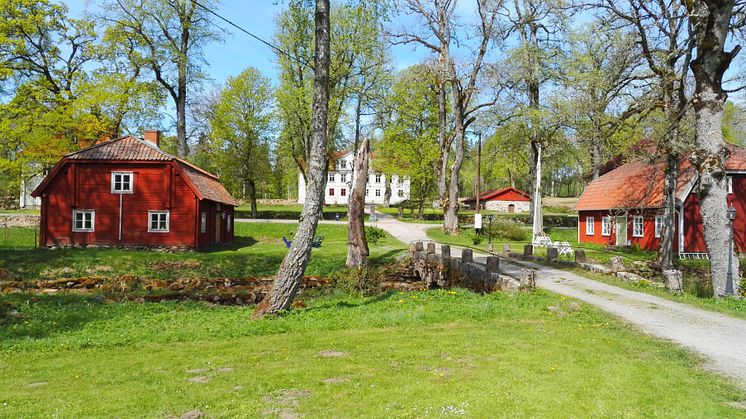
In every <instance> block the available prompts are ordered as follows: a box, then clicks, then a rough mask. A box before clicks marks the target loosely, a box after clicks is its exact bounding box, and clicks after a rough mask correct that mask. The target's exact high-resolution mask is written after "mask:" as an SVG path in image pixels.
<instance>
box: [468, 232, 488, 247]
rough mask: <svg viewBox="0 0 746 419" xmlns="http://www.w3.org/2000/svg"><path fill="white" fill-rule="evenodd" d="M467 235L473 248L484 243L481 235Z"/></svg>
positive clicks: (471, 233)
mask: <svg viewBox="0 0 746 419" xmlns="http://www.w3.org/2000/svg"><path fill="white" fill-rule="evenodd" d="M469 235H470V236H471V242H472V243H473V244H474V245H475V246H478V245H479V244H480V243H482V242H483V241H484V236H482V235H481V234H477V233H474V232H470V233H469Z"/></svg>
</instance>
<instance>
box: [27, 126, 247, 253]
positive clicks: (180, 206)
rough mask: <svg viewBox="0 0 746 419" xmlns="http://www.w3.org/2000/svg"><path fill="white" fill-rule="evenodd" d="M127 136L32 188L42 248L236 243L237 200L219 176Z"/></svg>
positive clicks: (154, 139)
mask: <svg viewBox="0 0 746 419" xmlns="http://www.w3.org/2000/svg"><path fill="white" fill-rule="evenodd" d="M159 140H160V133H159V132H157V131H146V132H145V139H144V140H143V139H139V138H135V137H132V136H124V137H121V138H116V139H113V140H108V141H104V142H101V143H99V144H96V145H94V146H92V147H89V148H87V149H84V150H81V151H78V152H75V153H70V154H68V155H66V156H64V157H63V158H62V159H61V160H60V161H59V162H58V163H57V165H55V167H54V168H53V169H52V171H51V172H50V173H49V175H48V176H47V177H46V178H45V179H44V181H43V182H42V183H41V184H40V185H39V187H38V188H36V190H34V192H33V194H32V195H33V196H34V197H41V202H42V204H41V232H40V243H41V244H42V245H43V246H85V245H106V246H186V247H201V246H206V245H210V244H215V243H226V242H230V241H232V240H233V222H234V219H233V209H234V207H235V206H236V205H237V203H236V201H235V200H234V199H233V197H232V196H231V195H230V193H228V191H227V190H226V189H225V188H224V187H223V185H222V184H221V183H220V181H219V180H218V178H217V176H215V175H213V174H211V173H208V172H206V171H204V170H202V169H200V168H199V167H196V166H194V165H193V164H191V163H188V162H186V161H184V160H182V159H179V158H178V157H174V156H172V155H170V154H168V153H166V152H164V151H162V150H161V149H160V148H158V145H159Z"/></svg>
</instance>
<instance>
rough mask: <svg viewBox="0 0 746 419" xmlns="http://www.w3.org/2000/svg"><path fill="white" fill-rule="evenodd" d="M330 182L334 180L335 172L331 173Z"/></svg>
mask: <svg viewBox="0 0 746 419" xmlns="http://www.w3.org/2000/svg"><path fill="white" fill-rule="evenodd" d="M329 182H334V173H329Z"/></svg>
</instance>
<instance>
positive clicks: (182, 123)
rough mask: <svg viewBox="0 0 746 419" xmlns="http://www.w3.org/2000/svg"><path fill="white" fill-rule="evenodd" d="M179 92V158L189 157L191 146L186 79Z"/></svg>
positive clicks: (177, 131) (177, 139)
mask: <svg viewBox="0 0 746 419" xmlns="http://www.w3.org/2000/svg"><path fill="white" fill-rule="evenodd" d="M185 77H186V76H185ZM179 92H180V96H179V97H178V98H177V99H176V154H178V155H179V157H187V156H188V155H189V146H188V145H187V135H186V78H185V79H184V85H183V86H182V85H181V82H180V83H179Z"/></svg>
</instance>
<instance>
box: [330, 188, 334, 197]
mask: <svg viewBox="0 0 746 419" xmlns="http://www.w3.org/2000/svg"><path fill="white" fill-rule="evenodd" d="M329 196H334V188H329Z"/></svg>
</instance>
